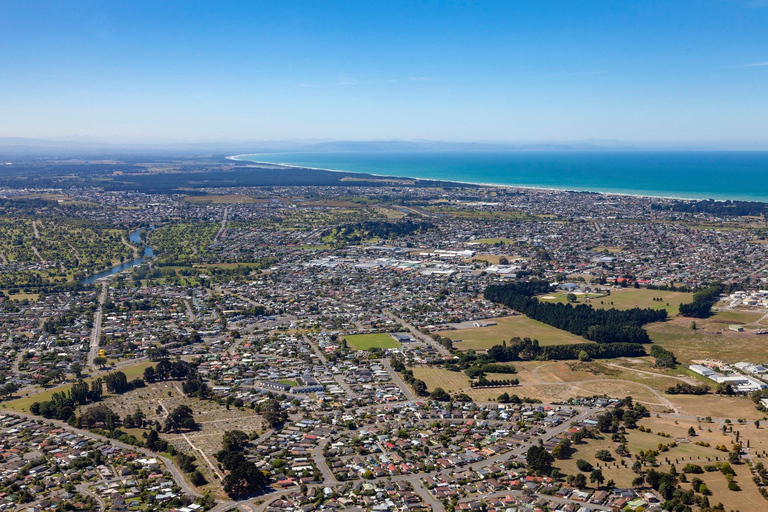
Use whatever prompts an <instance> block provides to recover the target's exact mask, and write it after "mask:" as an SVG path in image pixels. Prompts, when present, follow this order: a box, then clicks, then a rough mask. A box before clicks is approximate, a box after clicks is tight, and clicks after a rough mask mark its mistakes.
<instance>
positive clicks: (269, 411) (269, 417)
mask: <svg viewBox="0 0 768 512" xmlns="http://www.w3.org/2000/svg"><path fill="white" fill-rule="evenodd" d="M259 412H261V414H262V416H264V420H265V421H266V422H267V424H268V425H269V428H274V429H277V428H280V427H282V426H283V423H285V420H286V419H288V415H287V414H286V412H285V411H283V410H282V408H281V407H280V403H279V402H278V401H277V400H274V399H270V400H267V401H266V402H264V403H263V404H261V406H260V407H259Z"/></svg>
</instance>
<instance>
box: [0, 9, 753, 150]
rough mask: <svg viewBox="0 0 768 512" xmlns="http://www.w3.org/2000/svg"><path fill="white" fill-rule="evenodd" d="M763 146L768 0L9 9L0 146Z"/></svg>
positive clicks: (0, 53) (0, 55) (4, 18)
mask: <svg viewBox="0 0 768 512" xmlns="http://www.w3.org/2000/svg"><path fill="white" fill-rule="evenodd" d="M73 135H80V136H94V137H111V138H116V139H132V140H135V139H141V140H153V139H174V140H225V139H237V140H271V139H313V138H317V139H381V138H385V139H390V138H401V139H415V138H425V139H440V140H506V141H533V140H583V139H592V138H597V139H619V140H626V141H669V142H687V141H692V142H697V143H700V142H706V141H764V142H766V141H768V0H743V1H740V0H687V1H674V0H664V1H648V0H645V1H638V2H631V1H610V2H609V1H599V0H589V1H576V0H571V1H563V2H546V1H541V2H539V1H535V2H533V1H527V0H525V1H523V0H521V1H514V0H506V1H501V2H492V1H486V2H447V1H446V2H401V1H396V0H390V1H373V0H359V1H356V2H334V1H331V0H328V1H317V0H315V1H310V2H294V1H290V0H275V1H247V2H234V1H232V2H227V1H224V0H218V1H210V2H194V1H185V2H174V1H170V0H154V1H151V2H144V1H137V0H133V1H125V2H116V1H87V2H86V1H78V0H60V1H47V2H43V1H33V0H29V1H20V0H0V136H19V137H69V136H73Z"/></svg>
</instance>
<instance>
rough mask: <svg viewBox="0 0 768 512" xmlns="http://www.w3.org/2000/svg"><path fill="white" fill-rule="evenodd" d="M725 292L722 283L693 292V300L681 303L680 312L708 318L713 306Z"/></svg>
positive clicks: (690, 315)
mask: <svg viewBox="0 0 768 512" xmlns="http://www.w3.org/2000/svg"><path fill="white" fill-rule="evenodd" d="M721 293H723V287H722V286H721V285H719V284H718V285H714V286H710V287H709V288H704V289H703V290H701V291H698V292H696V293H694V294H693V302H690V303H688V304H680V314H681V315H683V316H687V317H691V318H707V317H709V316H710V315H711V314H712V306H714V305H715V303H716V302H717V301H718V300H720V294H721Z"/></svg>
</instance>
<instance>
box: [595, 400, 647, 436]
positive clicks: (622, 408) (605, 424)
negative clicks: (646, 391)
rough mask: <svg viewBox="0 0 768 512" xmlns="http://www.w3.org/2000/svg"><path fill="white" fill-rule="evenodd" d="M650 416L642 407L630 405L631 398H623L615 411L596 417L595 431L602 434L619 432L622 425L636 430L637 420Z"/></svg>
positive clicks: (640, 405)
mask: <svg viewBox="0 0 768 512" xmlns="http://www.w3.org/2000/svg"><path fill="white" fill-rule="evenodd" d="M650 415H651V413H650V412H648V409H646V408H645V406H644V405H642V404H638V403H635V404H633V403H632V398H631V397H627V398H625V399H624V400H623V401H622V402H621V403H620V405H619V407H616V408H615V409H612V410H610V411H607V412H605V413H603V414H601V415H599V416H598V417H597V429H598V430H599V431H600V432H603V433H604V434H610V433H617V432H619V428H620V426H621V425H622V424H623V425H624V427H625V428H637V422H638V420H640V419H642V418H647V417H649V416H650Z"/></svg>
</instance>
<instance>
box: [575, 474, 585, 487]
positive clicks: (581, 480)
mask: <svg viewBox="0 0 768 512" xmlns="http://www.w3.org/2000/svg"><path fill="white" fill-rule="evenodd" d="M573 486H574V487H577V488H579V489H581V488H582V487H586V486H587V476H586V475H585V474H584V473H579V474H577V475H576V476H574V477H573Z"/></svg>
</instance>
